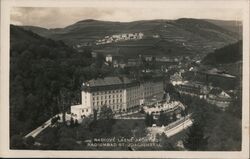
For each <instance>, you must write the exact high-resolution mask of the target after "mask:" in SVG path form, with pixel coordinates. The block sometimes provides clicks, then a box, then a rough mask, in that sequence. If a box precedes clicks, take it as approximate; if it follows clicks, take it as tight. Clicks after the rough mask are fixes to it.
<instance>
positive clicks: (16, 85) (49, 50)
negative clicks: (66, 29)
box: [10, 25, 109, 136]
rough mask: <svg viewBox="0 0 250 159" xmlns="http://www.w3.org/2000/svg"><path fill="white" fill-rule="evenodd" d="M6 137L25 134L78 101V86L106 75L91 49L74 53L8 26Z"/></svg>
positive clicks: (59, 45) (107, 70)
mask: <svg viewBox="0 0 250 159" xmlns="http://www.w3.org/2000/svg"><path fill="white" fill-rule="evenodd" d="M10 44H11V46H10V112H11V113H10V119H11V124H10V128H11V129H10V135H11V136H13V135H21V136H23V135H25V134H26V133H27V132H29V131H31V130H32V129H34V128H35V127H37V126H38V125H40V124H42V123H43V122H44V121H45V120H47V119H49V117H51V116H53V115H54V114H56V113H58V112H59V111H64V110H65V111H66V110H67V108H68V107H69V106H70V105H71V104H75V103H79V102H80V89H81V83H82V82H83V81H85V80H89V79H91V78H96V77H98V76H102V75H103V74H105V73H107V72H109V69H108V68H105V66H104V65H103V61H104V58H103V57H97V58H96V59H92V58H91V49H90V48H86V49H85V50H84V51H83V52H81V53H78V52H77V51H75V50H74V49H73V48H70V47H69V46H67V45H65V44H64V43H63V42H62V41H54V40H51V39H46V38H43V37H40V36H38V35H37V34H35V33H33V32H31V31H26V30H23V29H22V28H20V27H18V26H14V25H11V26H10Z"/></svg>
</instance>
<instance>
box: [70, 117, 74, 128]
mask: <svg viewBox="0 0 250 159" xmlns="http://www.w3.org/2000/svg"><path fill="white" fill-rule="evenodd" d="M74 126H75V122H74V119H73V118H72V117H71V118H70V127H74Z"/></svg>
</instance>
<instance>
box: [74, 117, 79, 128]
mask: <svg viewBox="0 0 250 159" xmlns="http://www.w3.org/2000/svg"><path fill="white" fill-rule="evenodd" d="M74 126H75V127H78V126H79V123H78V120H77V119H76V120H75V123H74Z"/></svg>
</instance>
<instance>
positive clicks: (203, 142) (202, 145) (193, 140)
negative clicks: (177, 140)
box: [183, 121, 208, 151]
mask: <svg viewBox="0 0 250 159" xmlns="http://www.w3.org/2000/svg"><path fill="white" fill-rule="evenodd" d="M183 144H184V146H185V148H186V149H188V150H191V151H202V150H206V148H207V145H208V137H205V136H204V127H202V125H201V124H199V122H196V121H194V122H193V125H192V126H191V127H190V128H189V132H188V135H187V138H186V139H185V140H184V141H183Z"/></svg>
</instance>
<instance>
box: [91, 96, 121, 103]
mask: <svg viewBox="0 0 250 159" xmlns="http://www.w3.org/2000/svg"><path fill="white" fill-rule="evenodd" d="M111 97H113V98H115V97H116V98H119V97H120V98H122V94H119V95H118V94H117V95H108V96H96V97H93V101H95V100H99V99H101V100H102V99H107V98H109V99H110V98H111Z"/></svg>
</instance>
